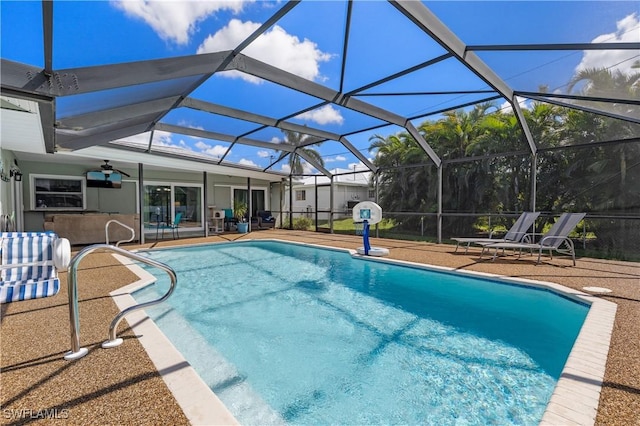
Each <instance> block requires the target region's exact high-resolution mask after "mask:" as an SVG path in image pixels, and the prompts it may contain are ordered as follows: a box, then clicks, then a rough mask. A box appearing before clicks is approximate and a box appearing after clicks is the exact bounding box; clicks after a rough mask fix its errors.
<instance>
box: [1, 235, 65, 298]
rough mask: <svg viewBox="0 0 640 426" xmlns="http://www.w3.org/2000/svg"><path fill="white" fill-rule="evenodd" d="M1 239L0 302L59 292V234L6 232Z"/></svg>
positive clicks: (39, 296)
mask: <svg viewBox="0 0 640 426" xmlns="http://www.w3.org/2000/svg"><path fill="white" fill-rule="evenodd" d="M18 234H19V235H18ZM0 238H1V239H0V250H1V255H0V258H1V259H2V263H1V264H0V303H9V302H17V301H21V300H29V299H37V298H41V297H48V296H53V295H55V294H57V293H58V291H59V290H60V280H59V279H58V273H57V270H56V268H55V265H54V261H53V259H54V242H55V240H56V239H57V236H56V235H55V234H51V233H7V232H5V233H0Z"/></svg>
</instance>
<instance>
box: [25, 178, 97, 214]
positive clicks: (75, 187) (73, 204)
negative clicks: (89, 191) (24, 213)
mask: <svg viewBox="0 0 640 426" xmlns="http://www.w3.org/2000/svg"><path fill="white" fill-rule="evenodd" d="M85 192H86V183H85V180H84V177H76V176H55V175H31V209H32V210H84V209H85V208H86V198H85Z"/></svg>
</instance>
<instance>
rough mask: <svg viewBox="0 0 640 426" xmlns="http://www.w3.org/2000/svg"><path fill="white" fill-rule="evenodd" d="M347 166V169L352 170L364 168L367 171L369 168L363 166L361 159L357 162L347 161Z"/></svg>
mask: <svg viewBox="0 0 640 426" xmlns="http://www.w3.org/2000/svg"><path fill="white" fill-rule="evenodd" d="M347 167H348V168H349V170H352V171H358V170H365V171H367V172H368V171H369V168H368V167H367V166H365V165H364V163H363V162H362V161H358V162H357V163H349V165H348V166H347Z"/></svg>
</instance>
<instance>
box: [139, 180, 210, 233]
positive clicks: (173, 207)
mask: <svg viewBox="0 0 640 426" xmlns="http://www.w3.org/2000/svg"><path fill="white" fill-rule="evenodd" d="M143 204H144V205H143V220H144V223H145V227H146V228H148V229H149V230H150V231H153V230H154V229H155V228H156V227H157V226H158V225H162V224H170V223H174V222H175V220H176V217H178V216H179V218H180V223H179V226H180V227H181V228H192V229H194V230H196V229H204V224H203V221H202V212H203V205H202V185H187V184H157V183H156V184H149V185H145V186H144V201H143Z"/></svg>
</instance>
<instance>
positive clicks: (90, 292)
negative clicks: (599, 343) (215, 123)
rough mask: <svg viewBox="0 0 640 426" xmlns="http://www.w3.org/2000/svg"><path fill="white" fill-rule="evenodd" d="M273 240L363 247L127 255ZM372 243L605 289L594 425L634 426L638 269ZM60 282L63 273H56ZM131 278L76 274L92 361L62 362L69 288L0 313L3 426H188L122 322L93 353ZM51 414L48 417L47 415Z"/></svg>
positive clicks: (326, 240)
mask: <svg viewBox="0 0 640 426" xmlns="http://www.w3.org/2000/svg"><path fill="white" fill-rule="evenodd" d="M252 238H253V239H262V238H274V239H282V240H291V241H298V242H305V243H309V244H319V245H327V246H332V247H343V248H356V247H358V246H361V245H362V244H361V239H360V238H359V237H355V236H349V235H333V234H322V233H313V232H303V231H280V230H273V229H272V230H268V231H261V232H252V233H250V234H224V235H221V236H214V237H208V238H193V239H183V240H179V241H163V242H160V243H153V244H145V245H144V246H129V247H127V248H130V249H133V248H139V247H152V246H168V245H174V244H192V243H203V242H223V241H228V240H235V239H252ZM371 243H372V245H374V246H379V247H386V248H388V249H390V252H391V254H390V256H389V257H390V258H394V259H401V260H407V261H412V262H418V263H428V264H432V265H440V266H447V267H453V268H458V269H464V270H469V271H480V272H488V273H493V274H500V275H505V276H510V277H521V278H528V279H534V280H542V281H550V282H555V283H558V284H562V285H565V286H567V287H571V288H574V289H582V288H583V287H587V286H596V287H606V288H609V289H611V290H612V292H611V293H607V294H605V295H602V296H600V297H603V298H604V299H606V300H609V301H612V302H614V303H616V304H617V305H618V310H617V314H616V321H615V326H614V330H613V337H612V341H611V347H610V350H609V357H608V362H607V368H606V372H605V378H604V383H603V386H602V392H601V395H600V405H599V408H598V416H597V418H596V424H598V425H625V426H628V425H640V263H632V262H620V261H607V260H600V259H587V258H582V259H578V261H577V262H578V263H577V266H575V267H574V266H572V264H571V259H569V258H567V257H564V256H560V257H555V256H554V258H553V259H549V257H545V258H544V259H543V263H542V264H541V265H537V266H536V265H535V257H529V256H523V257H522V258H521V259H517V257H514V256H510V257H506V258H501V259H499V260H497V261H496V262H491V261H490V260H489V259H483V260H480V259H479V253H480V250H479V249H470V250H469V253H468V254H463V253H462V252H460V253H453V251H454V247H453V246H450V245H438V244H431V243H422V242H413V241H399V240H388V239H384V240H383V239H380V240H376V239H375V238H374V239H372V240H371ZM61 279H62V282H63V284H64V283H66V274H65V273H62V274H61ZM135 280H136V277H135V275H133V274H132V273H131V272H129V270H128V269H126V268H124V267H123V266H121V265H119V264H118V262H117V261H115V259H114V258H113V257H112V256H111V255H110V254H105V253H94V254H91V255H89V256H87V257H85V258H84V259H83V260H82V262H81V263H80V267H79V283H80V285H79V298H80V304H79V306H80V324H81V338H82V341H81V342H82V346H84V347H87V348H88V349H89V354H88V355H87V356H86V357H84V358H82V359H80V360H78V361H72V362H69V361H65V360H63V358H62V356H63V355H64V353H65V352H66V351H68V350H69V349H70V347H71V344H70V337H69V310H68V307H67V306H68V303H67V292H66V288H64V287H66V285H63V289H62V290H61V291H60V293H59V294H58V295H56V296H55V297H49V298H45V299H38V300H31V301H25V302H20V303H10V304H5V305H1V306H0V307H1V314H2V316H1V326H0V339H1V341H0V343H1V352H0V354H1V360H0V361H1V364H0V365H1V368H2V369H1V372H0V385H1V387H2V395H1V397H0V398H1V399H0V403H1V407H2V415H1V419H2V424H11V425H18V424H25V423H28V422H30V421H33V418H37V417H43V416H45V414H48V417H57V418H47V419H44V420H41V421H42V422H44V423H47V424H48V423H56V424H65V425H66V424H79V425H88V424H101V425H106V424H113V425H116V424H117V425H126V424H135V425H144V424H154V425H159V424H162V425H181V424H188V421H187V419H186V417H185V416H184V414H183V413H182V410H181V409H180V407H179V406H178V405H177V403H176V401H175V399H174V398H173V396H172V395H171V393H170V392H169V390H168V389H167V387H166V386H165V384H164V382H163V380H162V378H161V377H160V375H159V373H158V372H157V371H156V369H155V368H154V366H153V363H152V362H151V361H150V359H149V357H148V356H147V354H146V352H145V351H144V349H143V348H142V346H141V345H140V344H139V342H138V341H137V339H136V338H135V336H134V335H133V333H132V332H131V330H130V329H129V328H128V325H127V323H126V321H123V322H122V323H121V325H120V328H119V332H118V334H119V336H121V337H123V338H124V339H125V342H124V344H123V345H122V346H120V347H118V348H117V349H110V350H104V349H101V348H100V344H101V343H102V341H104V340H106V339H107V332H108V328H109V324H110V322H111V320H112V319H113V317H114V316H115V315H116V314H117V312H118V311H117V309H116V307H115V305H114V303H113V302H112V300H111V297H110V296H109V293H110V292H111V291H113V290H115V289H117V288H120V287H122V286H124V285H126V284H129V283H131V282H133V281H135ZM45 410H48V411H45Z"/></svg>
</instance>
